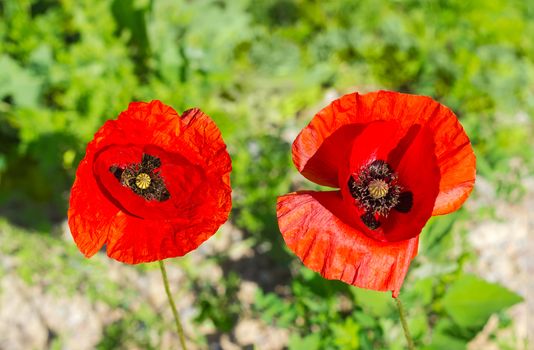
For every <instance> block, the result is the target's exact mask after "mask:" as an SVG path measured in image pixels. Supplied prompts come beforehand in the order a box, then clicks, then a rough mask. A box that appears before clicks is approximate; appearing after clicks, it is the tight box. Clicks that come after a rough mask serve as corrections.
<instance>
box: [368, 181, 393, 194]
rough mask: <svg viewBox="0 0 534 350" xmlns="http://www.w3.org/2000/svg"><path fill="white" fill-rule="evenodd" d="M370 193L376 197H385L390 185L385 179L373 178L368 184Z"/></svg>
mask: <svg viewBox="0 0 534 350" xmlns="http://www.w3.org/2000/svg"><path fill="white" fill-rule="evenodd" d="M367 189H368V191H369V194H370V195H371V197H373V198H374V199H379V198H382V197H385V196H386V195H387V194H388V190H389V186H388V184H387V183H386V182H385V181H384V180H380V179H376V180H372V181H371V182H370V183H369V185H368V186H367Z"/></svg>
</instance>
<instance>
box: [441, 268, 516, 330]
mask: <svg viewBox="0 0 534 350" xmlns="http://www.w3.org/2000/svg"><path fill="white" fill-rule="evenodd" d="M522 300H523V299H522V298H521V297H520V296H519V295H517V294H515V293H514V292H512V291H510V290H508V289H506V288H504V287H503V286H501V285H499V284H495V283H488V282H486V281H484V280H482V279H479V278H477V277H475V276H470V275H464V276H462V277H460V278H459V279H458V280H457V281H456V282H454V283H453V285H452V286H451V287H450V288H449V290H448V291H447V292H446V294H445V296H444V298H443V301H442V303H443V307H444V309H445V311H446V312H447V313H448V314H449V315H450V316H451V317H452V319H453V320H454V321H455V322H456V323H457V324H458V325H460V326H462V327H480V326H482V325H484V324H485V323H486V321H487V320H488V318H489V317H490V315H491V314H493V313H495V312H498V311H501V310H503V309H505V308H507V307H510V306H512V305H514V304H516V303H519V302H520V301H522Z"/></svg>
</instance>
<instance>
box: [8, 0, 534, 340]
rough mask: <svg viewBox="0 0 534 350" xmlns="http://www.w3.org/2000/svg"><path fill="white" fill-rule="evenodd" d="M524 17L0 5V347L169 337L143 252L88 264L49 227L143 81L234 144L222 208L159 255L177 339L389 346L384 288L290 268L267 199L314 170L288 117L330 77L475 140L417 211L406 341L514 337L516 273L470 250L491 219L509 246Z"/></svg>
mask: <svg viewBox="0 0 534 350" xmlns="http://www.w3.org/2000/svg"><path fill="white" fill-rule="evenodd" d="M533 33H534V3H532V2H529V1H521V0H517V1H508V0H494V1H483V0H470V1H465V0H451V1H445V0H419V1H416V0H406V1H400V0H397V1H372V0H359V1H320V0H272V1H269V0H257V1H253V0H231V1H230V0H227V1H224V0H195V1H192V0H190V1H188V0H132V1H130V0H113V1H95V0H76V1H75V0H2V1H0V282H1V284H0V348H2V349H3V348H5V349H19V348H20V349H30V348H35V349H41V348H43V349H92V348H97V349H170V348H176V344H177V343H176V337H175V335H174V334H173V332H172V330H173V328H172V327H173V325H172V318H171V317H172V316H171V314H170V312H169V310H168V307H167V306H166V300H165V296H164V293H163V289H162V287H161V281H160V279H159V278H160V277H159V275H158V273H159V272H158V270H157V265H154V264H144V265H143V266H135V267H132V266H126V265H122V264H119V263H116V262H114V261H112V260H110V259H108V258H107V257H106V256H105V255H104V254H103V253H102V254H98V255H97V256H95V257H94V258H92V259H91V260H86V259H84V258H83V256H82V255H81V254H80V253H79V252H78V251H77V249H76V247H75V246H74V244H73V243H72V241H71V240H70V239H69V233H68V231H67V228H66V225H65V218H66V210H67V207H68V196H69V189H70V186H71V184H72V182H73V178H74V174H75V170H76V166H77V164H78V162H79V161H80V159H81V158H82V157H83V155H84V150H85V146H86V144H87V142H88V141H90V140H91V139H92V137H93V134H94V133H95V131H96V130H97V129H98V128H99V127H100V126H101V125H102V124H103V123H104V121H105V120H107V119H113V118H115V117H116V116H117V115H118V113H119V112H120V111H122V110H124V109H125V108H126V107H127V105H128V103H129V102H130V101H137V100H142V101H149V100H152V99H159V100H162V101H163V102H164V103H167V104H169V105H171V106H173V107H174V108H175V109H176V110H177V111H178V112H179V113H181V112H182V111H184V110H186V109H188V108H191V107H200V108H202V109H203V110H204V111H205V112H206V113H207V114H208V115H210V116H211V117H212V118H213V119H214V120H215V121H216V122H217V124H218V125H219V127H220V129H221V131H222V133H223V136H224V139H225V141H226V143H227V145H228V149H229V152H230V154H231V156H232V159H233V169H234V170H233V173H232V185H233V188H234V192H233V202H234V206H233V211H232V214H231V218H230V222H229V223H228V224H226V225H225V226H224V227H223V228H222V229H221V232H219V233H218V234H217V235H216V236H214V237H213V238H212V239H211V240H210V241H208V242H207V243H206V244H205V245H203V246H202V247H201V248H200V249H199V250H198V251H196V252H194V253H191V254H189V255H188V256H186V257H185V258H182V259H173V260H171V261H168V265H170V267H169V269H170V278H171V281H174V283H173V286H172V288H173V291H174V293H175V294H176V295H177V296H178V298H179V302H178V304H179V307H180V309H181V312H182V316H183V318H184V322H185V323H186V332H187V334H188V339H189V341H190V344H191V348H200V349H205V348H210V349H239V348H248V349H252V348H257V349H281V348H283V347H289V349H306V350H313V349H403V348H404V344H405V341H404V339H403V335H402V333H401V328H400V325H399V321H398V316H397V315H396V312H395V309H394V304H393V301H392V299H391V297H390V295H389V294H388V293H377V292H371V291H365V290H359V289H356V288H353V287H349V286H347V285H344V284H342V283H338V282H335V281H327V280H324V279H322V278H321V277H320V276H319V275H318V274H315V273H313V272H311V271H309V270H307V269H306V268H305V267H303V266H302V264H301V263H300V262H299V261H298V259H296V258H295V257H294V256H293V255H291V254H289V253H288V251H287V250H286V248H285V246H284V244H283V241H282V240H281V237H280V234H279V232H278V228H277V224H276V216H275V202H276V196H277V195H280V194H283V193H287V192H289V191H293V190H297V189H310V188H312V184H310V183H309V182H307V181H305V180H304V179H303V178H302V177H301V176H300V175H299V174H298V173H297V171H296V170H295V169H294V167H293V165H292V163H291V154H290V147H291V142H292V140H293V139H294V137H295V136H296V135H297V133H298V132H299V130H300V129H301V128H302V127H304V126H305V125H306V124H307V123H308V122H309V121H310V120H311V118H312V116H313V115H314V114H315V113H316V112H317V111H318V110H319V109H320V108H322V107H323V106H325V105H326V104H328V103H329V102H330V101H331V100H332V99H334V98H336V97H337V96H339V95H341V94H344V93H347V92H353V91H360V92H367V91H373V90H377V89H391V90H396V91H402V92H409V93H416V94H422V95H429V96H432V97H433V98H435V99H437V100H438V101H440V102H441V103H443V104H445V105H447V106H449V107H450V108H452V109H453V110H454V111H455V112H456V114H457V115H458V117H459V118H460V120H461V122H462V124H463V126H464V128H465V129H466V131H467V133H468V135H469V136H470V138H471V141H472V143H473V147H474V149H475V152H476V155H477V167H478V179H477V181H478V184H477V187H476V189H475V192H474V194H473V196H472V198H471V199H470V201H469V203H468V205H467V206H466V207H465V208H463V209H462V210H460V211H459V212H457V213H454V214H451V215H448V216H445V217H437V218H433V219H432V220H431V221H430V222H429V224H428V225H427V227H426V228H425V230H424V232H423V235H422V244H421V248H420V254H419V256H418V257H417V259H416V260H415V261H414V263H413V265H412V267H411V270H410V274H409V276H408V278H407V280H406V283H405V285H404V288H403V290H402V292H401V298H402V299H403V301H404V302H405V305H406V307H407V309H408V317H409V318H410V327H411V330H412V333H413V336H414V339H415V342H416V344H417V345H418V347H419V348H420V349H444V350H454V349H466V348H469V349H494V348H495V349H527V347H528V344H527V339H526V335H525V331H524V327H526V325H524V324H522V323H523V322H525V323H526V319H523V318H521V317H516V316H517V313H513V312H512V313H511V312H508V311H506V310H507V309H508V308H509V307H510V306H512V305H514V304H517V303H520V302H521V300H522V299H521V297H520V296H519V295H518V294H516V293H519V294H523V296H525V295H524V292H522V289H521V287H515V286H517V285H518V286H521V285H522V282H521V281H519V280H517V279H518V278H520V277H521V276H523V273H526V272H523V271H522V270H520V271H519V272H517V271H516V272H514V273H513V274H511V276H510V281H509V283H507V282H506V281H508V279H507V277H506V275H502V274H496V275H492V274H491V273H492V272H495V271H493V270H492V269H488V268H487V267H486V269H484V267H483V266H482V267H481V265H480V263H479V262H480V261H481V257H483V256H485V255H484V254H485V253H486V252H488V251H491V249H490V248H491V247H490V248H487V249H486V248H485V246H484V242H485V241H484V240H485V239H486V238H487V237H486V238H485V235H486V234H488V235H491V234H492V233H491V232H488V230H489V229H488V230H486V229H482V230H481V229H480V228H482V227H483V228H486V227H489V228H491V227H493V226H491V225H492V224H491V223H494V222H501V223H503V222H504V224H506V223H507V222H512V223H514V222H516V221H517V220H519V225H520V226H519V229H517V228H516V229H514V228H513V227H512V229H511V231H510V230H508V228H506V227H505V229H504V231H505V234H506V235H508V234H509V237H508V238H506V239H505V242H504V243H510V242H511V243H510V244H515V245H516V246H519V247H521V246H524V245H525V242H526V236H525V237H523V236H522V234H523V235H526V234H527V233H528V232H527V231H528V227H525V226H521V225H522V223H523V221H521V220H522V219H521V218H522V217H520V215H522V214H521V213H528V212H529V211H531V210H532V207H528V205H529V204H528V203H529V202H526V198H528V196H525V193H528V192H529V185H528V184H529V182H528V181H527V180H528V179H532V174H533V173H534V171H533V169H534V161H533V159H534V158H533V156H534V140H533V139H534V137H533V136H534V126H533V124H534V64H533V62H534V40H532V34H533ZM530 183H531V182H530ZM530 189H532V187H530ZM525 203H527V204H525ZM530 205H532V202H530ZM508 213H512V214H508ZM525 215H526V214H524V216H525ZM526 216H528V215H526ZM499 220H500V221H499ZM514 220H515V221H514ZM488 223H489V225H490V226H487V225H488ZM484 225H486V226H484ZM499 227H500V226H499ZM522 229H524V232H523V231H521V230H522ZM510 232H512V233H510ZM518 232H519V233H518ZM475 233H476V234H477V236H475V237H474V241H475V242H478V243H477V244H478V245H477V244H473V243H472V242H473V236H474V234H475ZM499 233H500V232H497V233H495V234H499ZM514 233H515V234H516V235H514ZM516 236H517V237H516ZM492 237H493V236H492ZM514 237H516V238H517V239H516V238H514ZM500 239H502V238H500ZM490 240H491V239H490ZM480 242H482V245H480V244H479V243H480ZM488 245H491V242H489V243H488ZM498 248H499V247H498ZM498 252H499V254H498V255H499V256H500V258H501V259H504V260H503V261H505V262H506V261H511V259H516V258H517V259H519V261H523V260H521V259H523V258H524V259H526V257H522V256H519V257H516V256H514V257H512V256H507V255H506V254H508V253H509V252H510V250H509V249H508V250H507V249H504V248H503V249H502V250H501V251H499V250H498ZM514 252H515V251H514ZM519 252H520V253H521V252H522V250H521V249H519ZM525 254H526V253H525ZM487 259H489V261H490V262H491V261H492V257H491V256H490V257H488V258H487ZM514 261H515V260H514ZM525 261H526V260H525ZM490 267H491V266H490ZM520 267H521V266H520ZM514 278H515V280H514ZM486 280H490V281H491V282H489V281H486ZM503 281H504V282H505V283H503ZM514 281H515V282H514ZM494 282H499V283H494ZM502 284H505V285H507V287H504V286H502ZM508 284H510V285H508ZM512 290H513V291H512ZM522 305H524V304H522ZM521 310H523V311H521ZM521 310H520V311H519V314H520V315H522V312H524V309H521ZM492 315H493V316H492ZM488 320H489V321H488ZM491 346H493V347H491Z"/></svg>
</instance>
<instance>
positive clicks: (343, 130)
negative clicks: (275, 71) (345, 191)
mask: <svg viewBox="0 0 534 350" xmlns="http://www.w3.org/2000/svg"><path fill="white" fill-rule="evenodd" d="M380 120H384V121H396V122H398V124H399V128H400V131H402V132H404V133H406V132H408V130H409V129H410V128H411V127H412V126H413V125H422V126H425V127H427V128H428V129H429V130H430V131H431V133H432V134H433V136H434V143H435V154H436V158H437V161H438V166H439V169H440V177H441V180H440V191H439V194H438V197H437V199H436V202H435V205H434V210H433V215H440V214H447V213H449V212H452V211H454V210H456V209H458V208H459V207H460V206H461V205H462V203H463V202H464V201H465V199H466V198H467V197H468V196H469V194H470V192H471V191H472V189H473V186H474V180H475V155H474V153H473V149H472V147H471V144H470V141H469V138H468V137H467V135H466V134H465V131H464V130H463V128H462V126H461V125H460V123H459V122H458V119H457V118H456V116H455V115H454V113H453V112H452V111H451V110H449V109H448V108H447V107H445V106H443V105H441V104H439V103H438V102H436V101H434V100H433V99H431V98H430V97H426V96H417V95H409V94H402V93H397V92H390V91H378V92H372V93H368V94H364V95H360V94H358V93H352V94H348V95H345V96H342V97H341V98H339V99H337V100H335V101H334V102H332V103H331V104H330V105H328V106H327V107H325V108H324V109H322V110H321V111H320V112H319V113H317V115H316V116H315V117H314V118H313V119H312V121H311V122H310V124H309V125H308V126H306V127H305V128H304V129H303V130H302V131H301V133H300V134H299V135H298V136H297V138H296V140H295V142H294V143H293V161H294V163H295V165H296V167H297V169H298V170H299V171H300V172H301V173H302V175H304V176H305V177H307V178H308V179H310V180H311V181H314V182H316V183H318V184H320V185H325V186H331V187H340V184H339V183H338V181H337V176H336V175H337V168H336V167H335V166H331V165H332V164H333V163H335V162H337V161H338V159H341V158H342V155H341V154H339V155H336V156H333V155H332V152H329V151H325V149H327V148H328V149H337V150H339V151H340V152H344V150H346V149H347V148H348V147H349V144H350V143H351V141H352V140H353V139H354V138H355V137H357V135H358V133H359V131H361V129H359V128H358V125H362V124H363V125H365V124H366V123H370V122H375V121H380ZM340 135H341V136H342V137H339V136H340ZM333 144H334V145H335V146H334V147H333V146H332V145H333ZM319 164H325V165H327V166H324V167H321V166H320V165H319ZM329 164H330V165H329ZM334 165H335V164H334Z"/></svg>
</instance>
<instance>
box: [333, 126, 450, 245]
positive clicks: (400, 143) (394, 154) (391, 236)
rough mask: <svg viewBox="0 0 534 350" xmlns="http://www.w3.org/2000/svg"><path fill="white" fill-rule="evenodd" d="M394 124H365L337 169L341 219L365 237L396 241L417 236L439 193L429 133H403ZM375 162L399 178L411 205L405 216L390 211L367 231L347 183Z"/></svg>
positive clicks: (419, 130) (415, 129) (416, 129)
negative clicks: (342, 207)
mask: <svg viewBox="0 0 534 350" xmlns="http://www.w3.org/2000/svg"><path fill="white" fill-rule="evenodd" d="M403 132H404V130H403V129H402V128H399V125H398V122H396V121H377V122H371V123H369V124H368V125H367V126H366V127H365V128H364V130H363V131H362V132H361V133H360V134H359V135H358V136H357V137H356V138H355V139H354V141H353V144H352V147H351V151H350V155H349V156H348V157H347V160H346V161H345V162H344V163H343V165H342V166H341V167H340V170H339V182H340V184H344V185H342V186H341V193H342V195H343V199H344V201H345V206H346V211H347V212H348V213H347V215H346V216H345V217H344V218H343V219H344V220H345V222H346V223H349V224H350V225H352V226H353V227H355V228H358V229H359V230H360V231H361V232H363V233H365V234H366V235H367V236H369V237H371V238H374V239H377V240H380V241H384V242H397V241H402V240H406V239H410V238H413V237H415V236H416V235H418V234H419V233H420V232H421V230H422V228H423V227H424V225H425V224H426V222H427V221H428V219H429V218H430V216H431V215H432V209H433V207H434V202H435V201H436V196H437V194H438V192H439V180H440V173H439V168H438V166H437V160H436V156H435V154H434V143H433V139H432V134H431V133H430V131H429V130H428V129H427V128H424V127H421V126H420V125H414V126H413V127H412V128H411V129H410V130H409V131H408V133H404V134H403ZM375 160H383V161H386V162H387V163H388V164H389V165H390V166H391V167H392V170H393V171H394V172H396V173H397V174H398V176H399V184H400V185H401V186H402V192H407V191H409V192H411V193H412V196H413V206H412V207H411V209H410V210H409V211H408V212H407V213H401V212H399V211H397V210H395V209H392V210H390V212H389V215H388V216H387V217H379V221H380V227H378V228H377V229H374V230H371V229H369V228H368V227H367V226H366V225H365V224H363V222H362V221H361V219H360V216H361V215H363V214H364V213H365V210H364V209H363V208H361V206H360V205H359V204H358V203H357V201H355V200H354V198H353V197H352V195H351V194H350V192H349V188H348V185H347V184H348V180H349V178H350V177H351V176H352V175H353V174H358V173H359V172H360V171H361V169H362V168H364V167H366V166H367V165H369V164H370V163H372V162H373V161H375Z"/></svg>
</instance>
